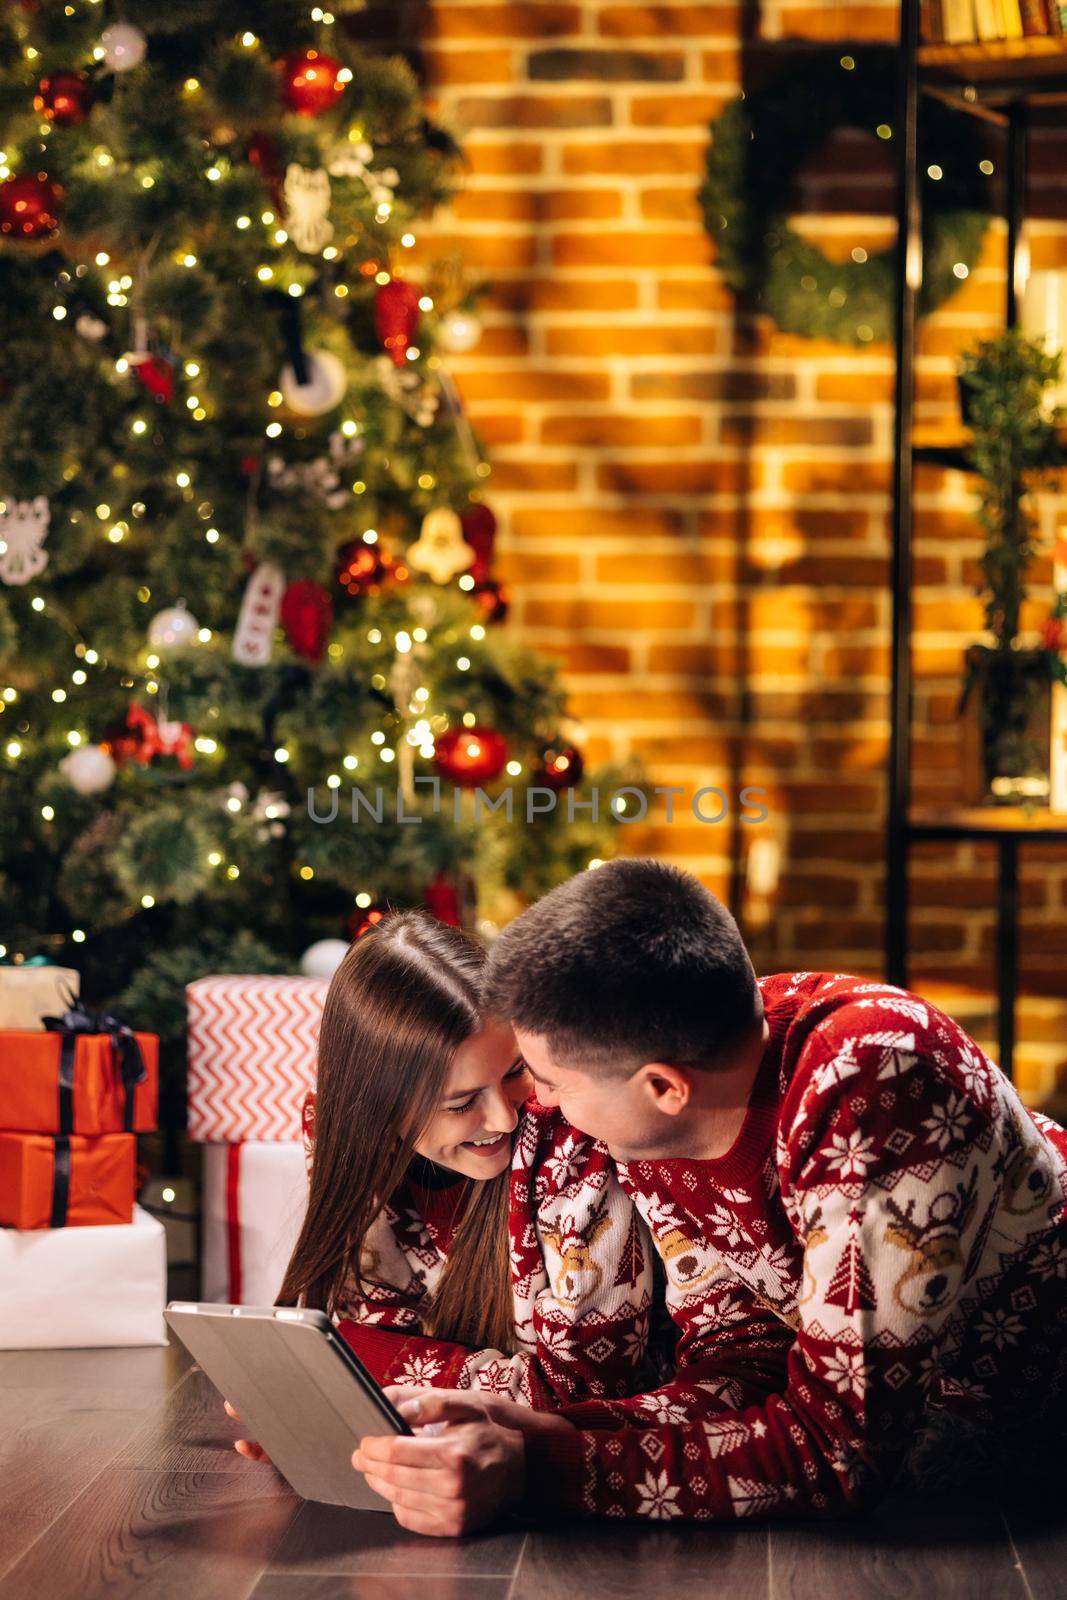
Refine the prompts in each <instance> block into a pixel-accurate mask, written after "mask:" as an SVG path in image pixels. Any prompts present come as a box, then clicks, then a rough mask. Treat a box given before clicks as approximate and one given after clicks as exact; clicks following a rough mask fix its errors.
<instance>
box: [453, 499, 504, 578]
mask: <svg viewBox="0 0 1067 1600" xmlns="http://www.w3.org/2000/svg"><path fill="white" fill-rule="evenodd" d="M459 520H460V524H461V526H462V528H463V537H464V539H466V541H467V543H468V544H469V545H470V547H471V549H472V550H473V551H474V560H473V561H472V562H471V566H470V574H471V577H472V578H473V579H474V581H475V583H484V582H485V580H486V579H487V578H488V576H489V568H490V566H491V564H492V560H493V544H494V542H495V540H496V518H495V517H494V515H493V513H492V512H491V511H490V509H489V507H488V506H485V505H482V504H481V503H477V504H475V505H472V506H468V507H467V509H466V511H464V513H463V515H462V516H461V517H460V519H459Z"/></svg>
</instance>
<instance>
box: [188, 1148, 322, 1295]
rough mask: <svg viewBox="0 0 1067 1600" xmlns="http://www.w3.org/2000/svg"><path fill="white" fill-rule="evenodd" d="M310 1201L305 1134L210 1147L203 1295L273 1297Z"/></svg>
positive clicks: (206, 1159) (205, 1179)
mask: <svg viewBox="0 0 1067 1600" xmlns="http://www.w3.org/2000/svg"><path fill="white" fill-rule="evenodd" d="M306 1206H307V1164H306V1160H305V1156H304V1146H303V1143H302V1142H294V1143H289V1144H279V1143H277V1142H276V1141H270V1142H261V1141H251V1142H247V1143H244V1144H230V1145H222V1144H209V1145H206V1146H205V1148H204V1165H203V1173H202V1182H201V1209H202V1217H203V1235H202V1254H201V1258H200V1259H201V1290H200V1293H201V1297H202V1298H203V1299H204V1300H214V1301H221V1302H223V1303H226V1304H229V1305H246V1306H269V1305H273V1304H274V1301H275V1299H276V1297H277V1294H278V1290H279V1289H280V1288H281V1286H282V1278H283V1277H284V1276H285V1269H286V1267H287V1266H288V1265H289V1257H290V1256H291V1255H292V1252H293V1246H294V1245H295V1244H296V1240H297V1235H298V1234H299V1232H300V1227H301V1224H302V1222H303V1220H304V1211H305V1208H306Z"/></svg>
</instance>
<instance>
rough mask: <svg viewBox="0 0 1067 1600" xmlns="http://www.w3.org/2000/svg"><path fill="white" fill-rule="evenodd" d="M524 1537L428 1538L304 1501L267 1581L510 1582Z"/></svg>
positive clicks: (371, 1515) (383, 1517) (388, 1521)
mask: <svg viewBox="0 0 1067 1600" xmlns="http://www.w3.org/2000/svg"><path fill="white" fill-rule="evenodd" d="M522 1541H523V1534H522V1533H521V1532H518V1531H511V1530H507V1531H504V1532H501V1533H492V1534H482V1535H479V1536H478V1537H475V1538H471V1539H426V1538H423V1537H422V1536H421V1535H419V1534H417V1533H408V1532H407V1531H406V1530H405V1529H404V1528H401V1527H399V1526H398V1525H397V1524H396V1523H395V1522H394V1521H393V1519H392V1517H391V1516H388V1515H387V1514H385V1513H382V1512H377V1511H349V1510H347V1509H346V1508H345V1507H344V1506H324V1505H318V1504H316V1503H315V1502H314V1501H311V1500H307V1501H305V1502H304V1503H303V1504H302V1505H301V1507H300V1511H299V1513H298V1515H297V1516H296V1517H294V1519H293V1521H292V1524H291V1525H290V1527H289V1529H288V1531H287V1533H286V1535H285V1538H284V1539H283V1540H282V1542H281V1544H280V1545H279V1546H278V1548H277V1550H276V1551H275V1552H274V1556H273V1559H272V1560H271V1562H270V1565H269V1566H268V1568H267V1572H266V1576H267V1577H271V1578H273V1577H285V1576H288V1575H290V1574H292V1573H297V1572H302V1573H307V1574H310V1575H312V1576H319V1575H325V1574H329V1573H335V1574H336V1573H344V1574H357V1573H358V1574H365V1573H376V1574H378V1575H379V1576H382V1577H393V1576H397V1577H400V1576H406V1577H412V1578H418V1580H419V1590H420V1595H421V1592H422V1580H423V1578H429V1577H434V1578H441V1579H448V1580H450V1581H455V1582H456V1583H462V1584H464V1585H465V1584H466V1582H467V1580H468V1579H472V1578H509V1579H510V1577H511V1575H512V1574H513V1573H514V1571H515V1567H516V1564H517V1562H518V1559H519V1553H520V1551H521V1549H522Z"/></svg>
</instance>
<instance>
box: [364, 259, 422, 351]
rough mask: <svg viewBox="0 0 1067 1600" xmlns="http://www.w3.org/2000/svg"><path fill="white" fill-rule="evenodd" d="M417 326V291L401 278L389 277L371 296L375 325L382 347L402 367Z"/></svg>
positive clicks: (411, 284)
mask: <svg viewBox="0 0 1067 1600" xmlns="http://www.w3.org/2000/svg"><path fill="white" fill-rule="evenodd" d="M418 325H419V291H418V290H417V289H416V287H415V285H414V284H413V283H406V282H405V281H404V279H403V278H390V280H389V282H388V283H383V284H382V285H381V286H380V288H379V290H378V293H377V294H376V295H375V297H374V328H375V332H376V333H377V335H378V338H379V339H380V341H381V345H382V349H383V350H388V352H389V354H390V355H391V356H392V358H393V361H394V363H395V364H396V366H398V367H402V366H403V365H404V362H405V361H406V360H407V353H408V347H409V345H410V344H411V341H412V339H413V338H414V337H415V329H416V328H417V327H418Z"/></svg>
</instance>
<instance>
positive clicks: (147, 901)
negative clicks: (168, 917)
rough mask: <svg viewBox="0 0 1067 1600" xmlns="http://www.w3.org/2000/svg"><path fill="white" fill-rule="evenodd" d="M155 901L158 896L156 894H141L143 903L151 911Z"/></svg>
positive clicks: (146, 909)
mask: <svg viewBox="0 0 1067 1600" xmlns="http://www.w3.org/2000/svg"><path fill="white" fill-rule="evenodd" d="M155 903H156V897H155V895H154V894H143V895H142V896H141V905H142V906H143V907H144V909H145V911H151V909H152V907H153V906H154V905H155Z"/></svg>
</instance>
